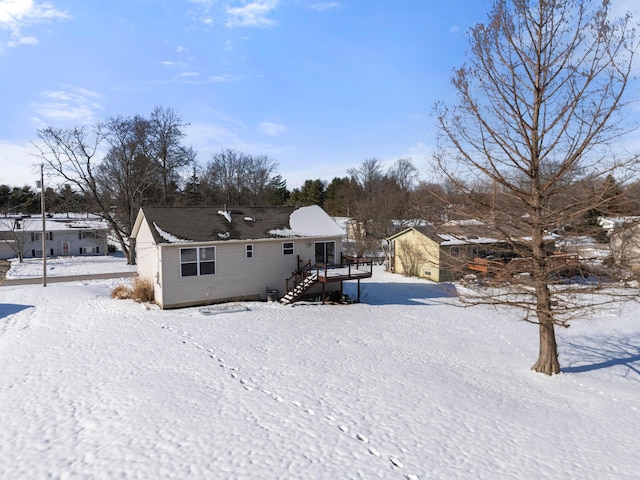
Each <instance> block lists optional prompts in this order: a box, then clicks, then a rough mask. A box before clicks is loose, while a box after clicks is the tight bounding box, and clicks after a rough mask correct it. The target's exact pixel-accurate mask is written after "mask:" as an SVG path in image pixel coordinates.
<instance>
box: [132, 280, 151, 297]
mask: <svg viewBox="0 0 640 480" xmlns="http://www.w3.org/2000/svg"><path fill="white" fill-rule="evenodd" d="M131 298H133V299H134V300H135V301H136V302H139V303H145V302H152V301H153V284H152V283H151V281H149V279H147V278H135V279H134V280H133V289H132V291H131Z"/></svg>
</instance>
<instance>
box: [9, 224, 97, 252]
mask: <svg viewBox="0 0 640 480" xmlns="http://www.w3.org/2000/svg"><path fill="white" fill-rule="evenodd" d="M108 232H109V227H108V225H107V223H106V222H105V221H104V220H102V219H100V218H98V217H95V216H86V215H71V216H67V215H65V216H49V217H47V218H46V220H45V240H46V242H45V252H44V253H45V255H46V256H47V257H53V256H66V255H74V256H76V255H106V254H107V251H108V243H107V236H108ZM42 254H43V252H42V218H41V217H35V216H34V217H26V216H16V217H0V258H2V259H9V258H17V257H20V255H22V257H23V258H42Z"/></svg>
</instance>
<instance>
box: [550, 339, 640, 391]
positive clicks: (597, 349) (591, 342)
mask: <svg viewBox="0 0 640 480" xmlns="http://www.w3.org/2000/svg"><path fill="white" fill-rule="evenodd" d="M562 352H563V353H564V354H566V355H567V356H569V357H570V359H571V361H570V362H569V366H568V367H563V368H562V371H563V372H564V373H582V372H592V371H594V370H602V369H604V368H612V367H618V366H619V367H622V370H621V371H622V372H623V374H622V376H623V377H626V378H631V379H633V380H636V381H640V334H639V335H634V336H625V337H613V336H600V337H582V338H581V339H579V340H575V341H572V342H567V341H564V342H562Z"/></svg>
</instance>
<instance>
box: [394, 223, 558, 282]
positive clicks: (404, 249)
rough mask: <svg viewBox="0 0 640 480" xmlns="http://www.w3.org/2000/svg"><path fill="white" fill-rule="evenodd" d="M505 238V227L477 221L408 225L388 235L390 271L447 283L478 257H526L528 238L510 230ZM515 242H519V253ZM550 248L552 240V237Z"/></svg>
mask: <svg viewBox="0 0 640 480" xmlns="http://www.w3.org/2000/svg"><path fill="white" fill-rule="evenodd" d="M510 230H511V231H510V235H511V236H510V239H509V241H507V240H506V238H505V237H506V235H505V234H504V229H503V230H502V233H499V232H498V231H496V230H495V229H493V228H492V227H491V226H489V225H487V224H484V223H482V222H479V221H476V220H463V221H451V222H447V223H445V224H444V225H442V226H440V227H438V228H435V227H434V226H433V225H424V226H415V227H408V228H406V229H404V230H402V231H400V232H398V233H396V234H395V235H392V236H391V237H389V238H388V239H387V240H388V244H389V258H390V263H389V270H390V271H392V272H395V273H400V274H403V275H407V276H415V277H421V278H425V279H428V280H433V281H434V282H448V281H452V280H456V279H459V278H461V276H463V275H464V274H465V273H468V272H469V266H470V265H473V263H474V261H476V260H477V259H487V258H493V259H500V261H507V260H509V259H511V258H513V257H515V256H524V252H525V251H526V240H525V239H524V237H523V235H522V233H521V232H516V231H515V230H514V229H510ZM513 245H519V247H518V248H519V249H520V252H519V253H518V252H516V251H515V247H514V246H513ZM548 245H549V247H548V248H549V251H550V252H552V251H553V249H554V247H553V241H552V239H549V242H548Z"/></svg>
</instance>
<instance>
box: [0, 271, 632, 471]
mask: <svg viewBox="0 0 640 480" xmlns="http://www.w3.org/2000/svg"><path fill="white" fill-rule="evenodd" d="M123 281H126V280H123ZM118 283H120V282H119V281H115V280H100V281H97V280H96V281H87V282H74V283H65V284H54V285H49V286H47V287H46V288H43V287H42V286H39V285H33V286H26V287H25V286H20V287H6V286H5V287H1V288H0V369H1V371H2V374H1V375H0V425H2V427H1V428H0V477H1V478H2V479H20V478H29V479H32V478H162V479H165V478H175V479H184V478H207V479H209V478H216V479H257V478H259V479H276V478H278V479H325V478H326V479H365V478H366V479H372V478H376V479H377V478H380V479H394V478H397V479H414V478H419V479H436V478H437V479H483V478H484V479H540V478H554V479H573V478H576V479H598V480H600V479H632V478H637V475H638V471H640V456H639V455H638V454H637V452H636V448H637V444H638V438H639V434H638V425H640V412H639V411H638V409H639V408H640V406H639V405H638V398H640V373H639V370H640V323H639V321H638V318H639V315H638V312H640V309H639V308H638V306H637V305H625V306H621V307H620V309H619V310H616V311H610V312H608V313H605V314H603V315H602V316H601V317H600V318H599V319H598V320H597V321H593V322H584V323H575V324H574V326H572V327H571V328H570V329H568V330H561V331H559V332H558V334H559V348H560V354H561V358H560V360H561V364H562V366H563V368H565V372H566V373H563V374H562V375H559V376H556V377H553V378H548V377H544V376H542V375H539V374H535V373H533V372H531V371H530V370H529V367H530V366H531V365H532V364H533V362H534V361H535V358H536V354H537V328H536V327H535V326H534V325H531V324H527V323H524V322H519V321H517V319H516V318H515V317H510V316H509V315H508V314H507V313H505V312H504V311H497V310H494V309H490V308H482V307H474V308H467V309H465V308H458V307H455V306H452V304H455V302H456V299H455V295H454V293H455V292H454V289H453V287H452V286H449V285H436V284H432V283H430V282H426V281H421V280H418V279H407V278H404V277H400V276H396V275H391V274H387V273H385V272H382V271H381V270H378V271H375V272H374V276H373V278H371V279H370V280H368V281H363V282H362V285H363V294H362V300H363V303H361V304H357V305H346V306H333V305H325V306H322V305H294V306H292V307H291V306H290V307H285V306H282V305H280V304H277V303H245V304H243V305H244V306H245V307H247V308H248V310H245V311H235V312H224V311H222V312H221V313H219V314H216V315H203V314H202V313H201V311H200V309H198V308H189V309H183V310H172V311H161V310H159V309H157V308H155V307H150V308H149V309H145V308H142V307H141V306H140V305H139V304H136V303H134V302H132V301H128V300H112V299H111V298H110V297H109V295H110V292H111V290H112V288H113V287H114V286H116V285H117V284H118ZM354 287H355V286H354V285H350V286H349V287H347V288H351V289H352V290H351V292H349V293H353V290H355V288H354Z"/></svg>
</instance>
